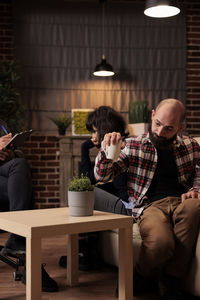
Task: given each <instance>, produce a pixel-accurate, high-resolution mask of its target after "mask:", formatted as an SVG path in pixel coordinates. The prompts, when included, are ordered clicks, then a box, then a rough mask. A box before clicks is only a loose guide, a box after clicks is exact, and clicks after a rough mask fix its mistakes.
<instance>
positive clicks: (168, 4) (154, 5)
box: [144, 0, 180, 18]
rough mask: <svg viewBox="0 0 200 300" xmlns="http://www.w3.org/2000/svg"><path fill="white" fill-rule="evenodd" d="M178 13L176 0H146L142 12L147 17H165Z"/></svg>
mask: <svg viewBox="0 0 200 300" xmlns="http://www.w3.org/2000/svg"><path fill="white" fill-rule="evenodd" d="M179 13H180V8H178V6H177V1H176V0H146V8H145V10H144V14H145V15H146V16H148V17H153V18H167V17H172V16H175V15H178V14H179Z"/></svg>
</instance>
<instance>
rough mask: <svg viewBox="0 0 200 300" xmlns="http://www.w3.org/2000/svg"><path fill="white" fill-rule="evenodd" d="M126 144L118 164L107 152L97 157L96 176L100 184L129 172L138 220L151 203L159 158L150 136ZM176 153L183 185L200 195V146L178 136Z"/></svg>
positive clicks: (130, 190) (128, 185)
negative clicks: (151, 192) (149, 191)
mask: <svg viewBox="0 0 200 300" xmlns="http://www.w3.org/2000/svg"><path fill="white" fill-rule="evenodd" d="M125 144H126V146H125V148H124V149H123V150H121V153H120V157H119V159H118V161H117V162H113V161H111V160H108V159H106V156H105V153H104V151H102V150H101V151H100V152H99V154H98V156H97V157H96V162H95V168H94V174H95V178H96V180H97V181H102V182H107V181H109V180H112V179H113V178H114V177H115V176H116V175H119V174H120V173H122V172H124V171H127V175H128V176H127V177H128V180H127V189H128V194H129V199H130V200H131V201H132V204H133V208H132V212H133V217H134V218H138V217H139V216H140V214H141V213H142V211H143V209H144V208H145V206H147V205H148V204H149V203H150V200H149V199H148V198H147V196H145V195H146V192H147V190H148V188H149V187H150V184H151V182H152V179H153V176H154V173H155V169H156V165H157V159H158V155H157V151H156V148H155V147H154V146H153V144H152V143H151V141H150V139H149V134H148V133H145V134H143V135H140V136H138V137H136V138H127V139H126V140H125ZM173 151H174V157H175V161H176V164H177V170H178V180H179V182H180V183H181V184H182V185H183V186H185V187H186V188H187V189H188V190H190V189H193V190H195V191H199V192H200V168H199V166H200V146H199V144H198V143H197V142H196V141H195V140H194V139H191V138H189V137H182V138H181V137H179V136H178V137H177V139H176V142H175V143H174V148H173Z"/></svg>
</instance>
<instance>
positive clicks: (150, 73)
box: [13, 0, 186, 133]
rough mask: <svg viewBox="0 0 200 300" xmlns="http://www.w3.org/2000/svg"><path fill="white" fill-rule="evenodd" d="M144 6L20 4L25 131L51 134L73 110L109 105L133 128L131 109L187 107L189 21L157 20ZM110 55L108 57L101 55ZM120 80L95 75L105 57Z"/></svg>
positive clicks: (17, 22)
mask: <svg viewBox="0 0 200 300" xmlns="http://www.w3.org/2000/svg"><path fill="white" fill-rule="evenodd" d="M143 10H144V4H136V3H134V2H133V3H128V2H127V1H125V2H124V3H123V2H120V3H118V2H117V1H116V2H115V1H110V2H109V1H108V2H107V3H106V5H105V15H104V28H105V34H104V43H103V41H102V31H103V30H102V7H101V4H100V3H99V1H91V2H88V1H80V2H79V1H73V2H71V1H61V0H60V1H53V0H48V1H47V0H40V1H38V0H34V1H33V0H31V1H25V0H14V1H13V17H14V27H15V28H14V29H15V46H16V48H15V57H16V59H17V60H18V61H19V64H20V74H21V80H20V83H19V89H20V93H21V97H22V100H23V102H24V103H25V106H26V111H27V113H26V120H27V126H28V127H29V128H33V129H34V130H37V131H40V132H45V133H52V132H54V131H55V130H56V128H55V125H54V124H53V123H52V122H51V121H50V120H49V119H48V117H49V116H54V115H56V114H58V113H60V112H63V111H64V112H67V113H68V114H69V115H70V114H71V109H73V108H96V107H98V106H100V105H110V106H112V107H113V108H115V109H116V110H118V111H120V112H121V113H122V114H123V115H124V117H125V118H126V120H127V122H128V109H129V102H130V101H143V100H148V103H149V109H152V108H153V107H155V105H156V104H157V103H158V102H159V101H160V100H162V99H164V98H168V97H175V98H178V99H179V100H181V101H182V102H183V103H184V102H185V91H186V32H185V31H186V20H185V13H184V9H182V10H181V14H179V15H178V16H176V17H171V18H164V19H155V18H150V17H146V16H145V15H144V13H143ZM103 48H104V49H103ZM103 51H104V54H105V56H106V58H107V62H108V63H109V64H111V65H112V66H113V68H114V71H115V72H116V74H115V76H113V77H109V78H108V77H107V78H98V77H95V76H94V75H93V74H92V73H93V71H94V68H95V66H96V65H97V64H99V63H100V61H101V56H102V54H103V53H102V52H103Z"/></svg>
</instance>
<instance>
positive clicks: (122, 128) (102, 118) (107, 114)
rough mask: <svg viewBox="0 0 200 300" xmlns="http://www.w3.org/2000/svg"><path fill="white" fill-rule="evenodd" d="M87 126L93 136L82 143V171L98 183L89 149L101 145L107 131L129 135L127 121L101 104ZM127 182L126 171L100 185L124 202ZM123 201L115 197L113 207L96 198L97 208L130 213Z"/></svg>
mask: <svg viewBox="0 0 200 300" xmlns="http://www.w3.org/2000/svg"><path fill="white" fill-rule="evenodd" d="M86 127H87V129H88V131H90V132H91V133H92V137H91V139H88V140H87V141H85V142H84V143H82V145H81V172H82V173H83V174H84V175H86V176H88V177H89V178H90V180H91V182H92V184H96V183H97V182H96V180H95V177H94V163H92V162H91V160H90V153H89V151H90V149H91V148H93V147H97V148H99V147H100V145H101V142H102V141H103V138H104V135H105V134H106V133H109V132H113V131H115V132H120V134H121V136H122V137H123V138H125V137H127V133H126V122H125V120H124V118H123V117H122V115H121V114H120V113H118V112H117V111H116V110H114V109H113V108H112V107H110V106H100V107H99V108H96V109H95V110H94V111H92V112H91V113H89V114H88V117H87V120H86ZM126 182H127V177H126V173H123V174H121V175H120V176H118V177H116V178H115V180H114V181H113V182H109V183H105V184H100V185H98V187H99V188H101V189H103V190H105V191H107V192H108V193H111V194H113V195H115V196H118V197H119V198H120V199H121V200H123V202H128V193H127V184H126ZM97 202H98V203H97ZM123 202H121V201H119V202H118V204H116V199H115V201H114V203H113V208H111V207H110V201H109V208H108V206H107V204H106V203H105V201H103V200H102V201H99V200H97V199H95V209H98V210H102V211H109V212H113V213H119V214H125V215H127V214H130V213H131V212H129V210H128V211H127V209H126V207H125V206H124V204H123ZM105 205H106V206H105Z"/></svg>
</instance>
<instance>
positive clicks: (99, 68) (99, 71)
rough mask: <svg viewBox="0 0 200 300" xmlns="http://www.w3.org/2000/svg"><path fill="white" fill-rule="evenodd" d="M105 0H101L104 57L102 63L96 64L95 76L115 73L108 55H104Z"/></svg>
mask: <svg viewBox="0 0 200 300" xmlns="http://www.w3.org/2000/svg"><path fill="white" fill-rule="evenodd" d="M105 1H106V0H100V2H101V3H102V50H103V54H102V59H101V63H100V64H98V65H96V67H95V69H94V72H93V74H94V75H95V76H113V75H114V74H115V73H114V72H113V68H112V66H111V65H110V64H108V63H107V62H106V57H105V55H104V32H105V28H104V27H105V26H104V20H105V7H104V5H105Z"/></svg>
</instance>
